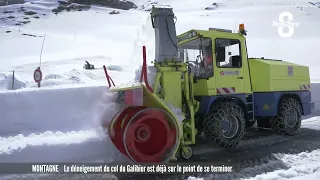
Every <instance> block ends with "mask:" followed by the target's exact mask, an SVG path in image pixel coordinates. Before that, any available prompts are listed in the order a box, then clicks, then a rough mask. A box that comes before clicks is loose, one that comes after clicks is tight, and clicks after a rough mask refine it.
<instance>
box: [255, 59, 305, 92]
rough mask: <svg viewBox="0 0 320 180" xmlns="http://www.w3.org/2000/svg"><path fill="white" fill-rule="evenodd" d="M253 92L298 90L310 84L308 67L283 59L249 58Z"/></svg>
mask: <svg viewBox="0 0 320 180" xmlns="http://www.w3.org/2000/svg"><path fill="white" fill-rule="evenodd" d="M249 66H250V72H251V78H252V89H253V92H274V91H298V90H300V86H301V85H309V84H310V76H309V68H308V67H307V66H301V65H297V64H293V63H290V62H285V61H277V60H263V59H251V58H250V59H249Z"/></svg>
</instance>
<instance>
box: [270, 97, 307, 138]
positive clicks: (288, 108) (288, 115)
mask: <svg viewBox="0 0 320 180" xmlns="http://www.w3.org/2000/svg"><path fill="white" fill-rule="evenodd" d="M301 116H302V107H301V105H300V103H299V102H298V101H297V100H295V99H293V98H287V99H285V100H283V101H282V102H281V104H280V112H279V115H278V116H275V117H272V118H271V119H270V125H271V128H272V129H273V130H274V131H276V132H278V133H281V134H283V135H292V134H293V133H295V132H296V131H297V130H298V129H299V128H300V126H301Z"/></svg>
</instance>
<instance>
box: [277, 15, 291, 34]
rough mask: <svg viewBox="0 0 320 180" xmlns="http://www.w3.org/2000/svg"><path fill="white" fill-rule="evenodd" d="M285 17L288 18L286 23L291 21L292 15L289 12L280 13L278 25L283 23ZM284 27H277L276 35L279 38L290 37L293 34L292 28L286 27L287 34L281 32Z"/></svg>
mask: <svg viewBox="0 0 320 180" xmlns="http://www.w3.org/2000/svg"><path fill="white" fill-rule="evenodd" d="M285 17H288V21H292V20H293V15H292V14H291V13H290V12H282V13H281V14H280V15H279V22H280V23H284V22H285V21H284V18H285ZM284 28H285V27H278V34H279V35H280V36H281V37H291V36H292V35H293V33H294V28H293V27H290V26H288V27H286V28H288V29H289V32H287V33H285V32H283V29H284Z"/></svg>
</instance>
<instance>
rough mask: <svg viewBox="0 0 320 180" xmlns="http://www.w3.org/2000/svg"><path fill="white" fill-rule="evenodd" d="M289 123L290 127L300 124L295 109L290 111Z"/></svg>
mask: <svg viewBox="0 0 320 180" xmlns="http://www.w3.org/2000/svg"><path fill="white" fill-rule="evenodd" d="M287 117H288V118H287V123H288V126H289V127H294V126H295V125H296V124H297V122H298V114H297V111H296V110H295V109H293V108H291V109H289V110H288V116H287Z"/></svg>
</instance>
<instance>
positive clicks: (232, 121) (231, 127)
mask: <svg viewBox="0 0 320 180" xmlns="http://www.w3.org/2000/svg"><path fill="white" fill-rule="evenodd" d="M221 128H222V135H223V136H224V137H226V138H232V137H234V136H235V135H236V134H237V132H238V129H239V123H238V120H237V118H236V117H235V116H233V115H228V116H226V117H225V118H224V119H223V120H222V122H221Z"/></svg>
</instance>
